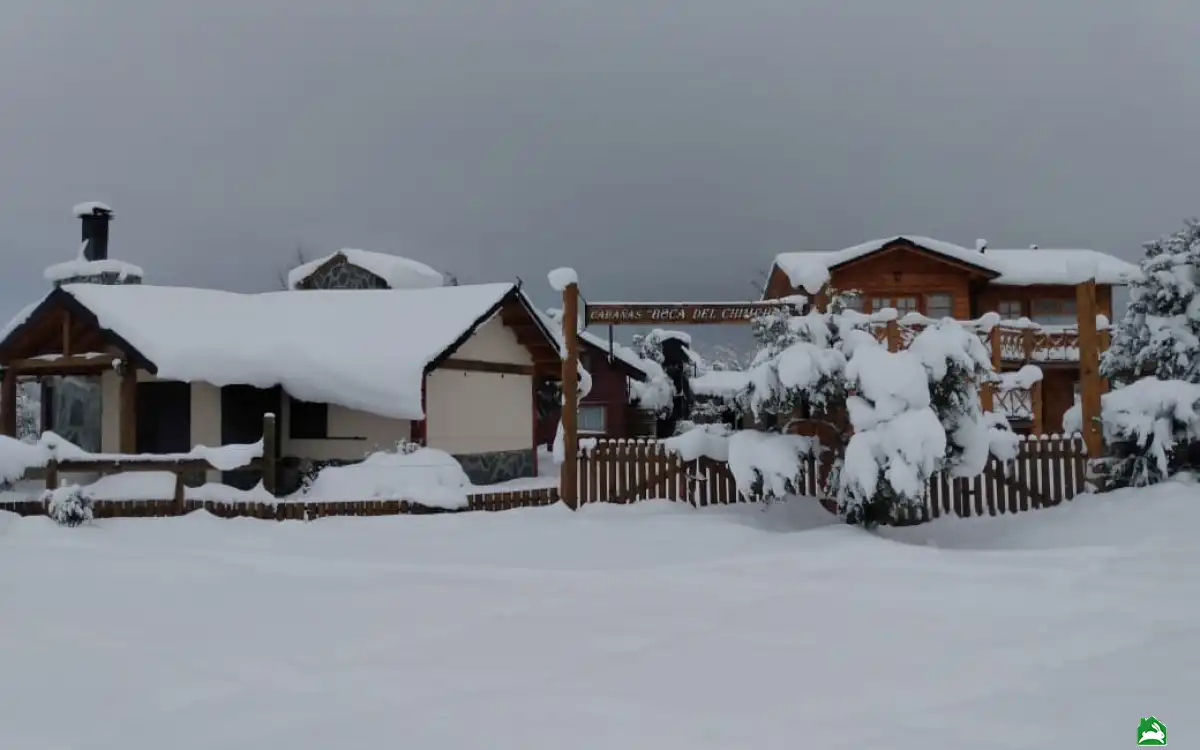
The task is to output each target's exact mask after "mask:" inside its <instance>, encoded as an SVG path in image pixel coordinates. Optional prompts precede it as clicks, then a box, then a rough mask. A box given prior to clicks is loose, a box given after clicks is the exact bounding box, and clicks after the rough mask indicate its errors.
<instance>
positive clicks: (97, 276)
mask: <svg viewBox="0 0 1200 750" xmlns="http://www.w3.org/2000/svg"><path fill="white" fill-rule="evenodd" d="M75 216H76V218H78V219H79V221H80V223H81V225H82V227H81V228H82V238H83V244H81V245H80V246H79V256H78V257H77V258H75V260H68V261H66V262H64V263H56V264H54V265H52V266H50V267H49V268H47V269H46V271H45V274H44V275H45V277H46V280H47V281H49V282H51V283H52V284H54V286H56V287H59V286H62V285H63V284H109V285H115V284H140V283H142V276H143V275H144V274H143V272H142V269H141V268H138V267H137V266H135V265H133V264H132V263H126V262H124V261H120V260H110V259H109V257H108V224H109V222H110V221H112V218H113V210H112V209H111V208H109V207H108V206H106V205H104V204H103V203H99V202H97V201H89V202H87V203H80V204H79V205H77V206H75Z"/></svg>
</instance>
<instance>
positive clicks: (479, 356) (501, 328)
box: [450, 316, 533, 365]
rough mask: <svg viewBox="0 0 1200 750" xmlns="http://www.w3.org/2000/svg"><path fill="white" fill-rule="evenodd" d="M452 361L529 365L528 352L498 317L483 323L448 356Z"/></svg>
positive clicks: (531, 362)
mask: <svg viewBox="0 0 1200 750" xmlns="http://www.w3.org/2000/svg"><path fill="white" fill-rule="evenodd" d="M450 356H451V357H453V358H454V359H474V360H478V361H480V362H503V363H505V364H512V365H531V364H533V357H532V356H531V355H530V354H529V350H528V349H526V348H525V347H523V346H521V342H519V341H517V335H516V334H515V333H513V331H512V329H511V328H509V327H508V326H506V325H504V322H503V321H501V320H500V317H499V316H496V317H494V318H492V319H491V320H489V321H488V322H486V323H484V324H483V325H482V326H480V327H479V330H478V331H476V332H475V335H474V336H472V337H471V338H469V339H467V340H466V341H465V342H464V343H463V345H462V346H460V347H459V348H458V350H457V351H455V352H454V353H453V354H451V355H450Z"/></svg>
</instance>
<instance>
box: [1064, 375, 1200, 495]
mask: <svg viewBox="0 0 1200 750" xmlns="http://www.w3.org/2000/svg"><path fill="white" fill-rule="evenodd" d="M1100 422H1101V426H1102V429H1103V433H1104V442H1105V443H1106V444H1107V446H1108V454H1109V455H1108V456H1106V457H1105V458H1103V459H1100V460H1099V461H1097V465H1096V469H1097V471H1098V473H1099V474H1100V475H1101V476H1103V477H1104V479H1105V484H1106V485H1107V486H1108V487H1110V488H1112V487H1145V486H1147V485H1151V484H1157V483H1158V482H1162V481H1164V480H1166V479H1167V478H1168V477H1170V476H1172V475H1173V474H1176V473H1178V472H1180V471H1184V470H1194V469H1200V462H1197V461H1196V458H1195V456H1194V455H1189V448H1191V447H1192V446H1193V445H1194V444H1196V443H1198V442H1200V384H1197V383H1189V382H1186V381H1183V380H1158V379H1157V378H1142V379H1141V380H1138V381H1137V382H1135V383H1132V384H1131V385H1128V386H1125V387H1124V388H1120V389H1118V390H1115V391H1112V392H1111V393H1106V394H1104V396H1103V397H1102V398H1101V408H1100ZM1063 426H1064V428H1065V429H1067V430H1068V431H1072V432H1077V431H1079V430H1081V429H1082V427H1083V417H1082V410H1081V408H1080V405H1079V403H1078V402H1076V404H1075V406H1073V407H1072V408H1071V409H1070V410H1069V411H1068V412H1067V414H1066V415H1065V416H1064V417H1063Z"/></svg>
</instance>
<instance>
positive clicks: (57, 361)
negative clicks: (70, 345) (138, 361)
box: [8, 353, 119, 375]
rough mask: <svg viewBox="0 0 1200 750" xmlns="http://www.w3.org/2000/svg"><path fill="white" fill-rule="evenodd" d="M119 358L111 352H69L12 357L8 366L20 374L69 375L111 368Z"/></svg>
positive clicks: (97, 371)
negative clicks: (42, 355) (19, 357)
mask: <svg viewBox="0 0 1200 750" xmlns="http://www.w3.org/2000/svg"><path fill="white" fill-rule="evenodd" d="M117 359H119V357H116V356H114V355H112V354H98V353H93V354H70V355H50V356H46V357H31V358H29V359H14V360H12V361H11V362H9V363H8V367H9V368H10V369H12V370H15V371H16V372H17V373H18V374H21V375H70V374H79V373H100V372H104V371H105V370H111V369H112V366H113V362H114V361H116V360H117Z"/></svg>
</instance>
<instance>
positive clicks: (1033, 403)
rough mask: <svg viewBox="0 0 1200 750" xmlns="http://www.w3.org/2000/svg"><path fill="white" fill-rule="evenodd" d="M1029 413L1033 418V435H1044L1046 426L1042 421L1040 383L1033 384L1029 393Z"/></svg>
mask: <svg viewBox="0 0 1200 750" xmlns="http://www.w3.org/2000/svg"><path fill="white" fill-rule="evenodd" d="M1029 412H1030V415H1031V416H1032V417H1033V434H1034V435H1045V434H1046V425H1045V422H1043V421H1042V381H1040V380H1039V381H1038V382H1036V383H1034V384H1033V388H1031V389H1030V393H1029Z"/></svg>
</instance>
